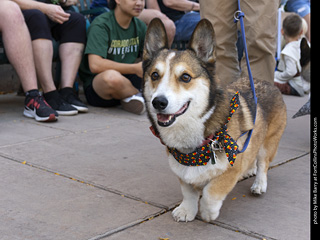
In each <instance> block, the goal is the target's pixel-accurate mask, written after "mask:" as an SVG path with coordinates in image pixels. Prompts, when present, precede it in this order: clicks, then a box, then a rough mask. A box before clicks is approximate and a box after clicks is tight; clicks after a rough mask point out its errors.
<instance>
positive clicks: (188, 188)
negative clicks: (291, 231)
mask: <svg viewBox="0 0 320 240" xmlns="http://www.w3.org/2000/svg"><path fill="white" fill-rule="evenodd" d="M215 47H216V46H215V34H214V30H213V27H212V25H211V23H210V22H209V21H208V20H206V19H202V20H201V21H200V22H199V23H198V25H197V27H196V28H195V30H194V32H193V35H192V37H191V40H190V42H189V47H188V49H187V50H185V51H175V50H170V49H169V47H168V40H167V34H166V31H165V28H164V26H163V24H162V22H161V21H160V20H159V19H154V20H153V21H152V22H151V23H150V25H149V26H148V30H147V34H146V39H145V45H144V51H143V70H144V73H143V86H142V91H143V97H144V99H145V102H146V109H147V114H148V118H149V119H150V122H151V124H152V127H151V128H152V130H153V132H154V134H155V135H156V136H158V137H159V138H160V140H161V142H162V143H163V144H164V145H165V146H166V148H167V153H168V159H169V165H170V168H171V169H172V171H173V173H174V174H176V175H177V177H178V178H179V181H180V184H181V190H182V195H183V201H182V203H181V204H180V205H179V206H178V207H177V208H175V209H174V210H173V212H172V215H173V218H174V219H175V220H176V221H185V222H187V221H192V220H194V219H195V217H196V215H197V213H198V211H199V213H200V216H201V218H202V219H203V220H204V221H207V222H209V221H211V220H215V219H216V218H217V217H218V216H219V213H220V208H221V206H222V203H223V201H224V199H225V198H226V196H227V195H228V193H229V192H230V191H231V190H232V189H233V187H234V186H235V185H236V183H237V182H238V181H239V180H240V179H242V178H243V177H247V176H249V175H253V174H256V179H255V181H254V183H253V185H252V187H251V192H252V193H253V194H257V195H259V194H262V193H264V192H266V190H267V171H268V167H269V163H270V162H271V161H272V160H273V158H274V156H275V154H276V151H277V148H278V144H279V141H280V138H281V136H282V134H283V132H284V129H285V126H286V116H287V114H286V106H285V103H284V102H283V99H282V95H281V93H280V91H279V90H278V89H277V88H276V87H275V86H273V85H271V84H269V83H267V82H265V81H257V80H255V89H256V95H257V98H258V103H257V106H256V105H255V103H254V100H253V93H252V90H251V88H250V84H249V79H246V78H243V79H239V80H237V81H235V82H234V83H232V84H230V85H228V86H224V85H223V84H221V82H220V80H219V79H218V78H217V76H216V75H215ZM221 81H223V79H221ZM254 119H255V122H254ZM251 129H253V132H252V136H251V140H250V142H249V145H248V146H247V148H246V150H245V151H244V152H242V153H241V152H239V150H241V149H242V148H243V146H244V144H245V141H246V139H247V135H248V131H249V130H251ZM199 201H200V202H199Z"/></svg>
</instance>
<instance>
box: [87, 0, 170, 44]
mask: <svg viewBox="0 0 320 240" xmlns="http://www.w3.org/2000/svg"><path fill="white" fill-rule="evenodd" d="M154 4H158V3H157V0H146V8H144V9H143V10H142V12H141V14H140V15H139V16H138V19H140V20H142V21H143V22H144V23H145V24H147V25H149V23H150V22H151V20H152V19H154V18H160V20H161V21H162V22H163V25H164V27H165V29H166V32H167V36H168V43H169V46H171V44H172V43H173V39H174V36H175V34H176V26H175V25H174V22H173V21H172V20H171V19H169V18H168V17H167V16H166V15H165V14H163V13H162V12H160V8H159V7H158V9H151V8H150V7H149V6H154ZM95 8H108V1H107V0H93V1H92V2H91V5H90V9H95ZM101 13H102V12H98V13H95V14H93V16H92V19H94V18H95V17H96V16H98V15H100V14H101Z"/></svg>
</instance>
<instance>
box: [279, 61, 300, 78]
mask: <svg viewBox="0 0 320 240" xmlns="http://www.w3.org/2000/svg"><path fill="white" fill-rule="evenodd" d="M284 61H285V63H286V68H285V70H284V71H283V72H280V71H276V72H275V73H274V75H275V78H276V79H279V80H282V81H288V80H290V79H292V78H293V77H294V76H295V75H296V74H297V73H298V70H297V65H296V61H295V60H294V59H293V58H291V57H289V56H284Z"/></svg>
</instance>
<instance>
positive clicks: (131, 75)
mask: <svg viewBox="0 0 320 240" xmlns="http://www.w3.org/2000/svg"><path fill="white" fill-rule="evenodd" d="M109 8H110V9H111V11H110V12H107V13H104V14H101V15H100V16H98V17H97V18H96V19H95V20H94V21H93V22H92V24H91V26H90V28H89V30H88V34H87V38H88V39H87V45H86V49H85V52H84V54H85V55H84V57H83V59H82V63H81V65H80V69H79V76H80V78H81V80H82V81H83V83H84V84H83V86H84V90H85V95H86V98H87V101H88V103H89V104H90V105H93V106H98V107H112V106H116V105H119V104H121V105H122V107H123V109H125V110H127V111H129V112H132V113H136V114H142V113H143V112H144V111H145V105H144V100H143V97H142V95H141V93H140V91H139V90H140V88H141V82H142V79H141V78H142V74H143V71H142V62H137V59H138V58H139V57H140V56H141V55H142V51H143V45H144V38H145V33H146V28H147V27H146V25H145V24H144V23H143V22H142V21H141V20H139V19H137V18H136V17H138V16H139V15H140V13H141V11H142V10H143V8H144V0H134V1H132V0H110V1H109Z"/></svg>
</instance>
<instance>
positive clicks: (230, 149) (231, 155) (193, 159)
mask: <svg viewBox="0 0 320 240" xmlns="http://www.w3.org/2000/svg"><path fill="white" fill-rule="evenodd" d="M239 105H240V99H239V92H236V93H235V95H234V96H233V98H232V99H231V101H230V113H229V116H228V118H227V121H226V123H225V124H224V125H223V126H222V127H221V129H220V131H219V132H217V133H216V134H215V136H214V139H211V142H209V143H206V144H204V145H203V146H200V147H197V148H196V149H195V150H194V151H193V152H190V153H188V154H185V153H181V152H179V151H178V150H177V149H175V148H170V147H168V150H169V152H170V153H171V154H172V156H173V157H174V158H175V159H176V160H177V161H178V162H179V163H180V164H182V165H185V166H203V165H207V164H208V162H209V161H210V160H211V163H212V164H215V163H216V161H215V153H214V152H215V150H216V149H213V148H212V145H211V143H212V142H218V143H220V146H222V148H223V150H224V151H225V153H226V156H227V158H228V161H229V163H230V165H231V166H233V164H234V161H235V160H236V157H237V153H238V144H237V142H236V141H235V140H234V139H233V138H232V137H231V136H230V135H229V134H228V133H227V131H228V128H227V124H228V123H229V121H230V119H231V117H232V115H233V114H234V113H235V112H236V110H237V109H238V107H239Z"/></svg>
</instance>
